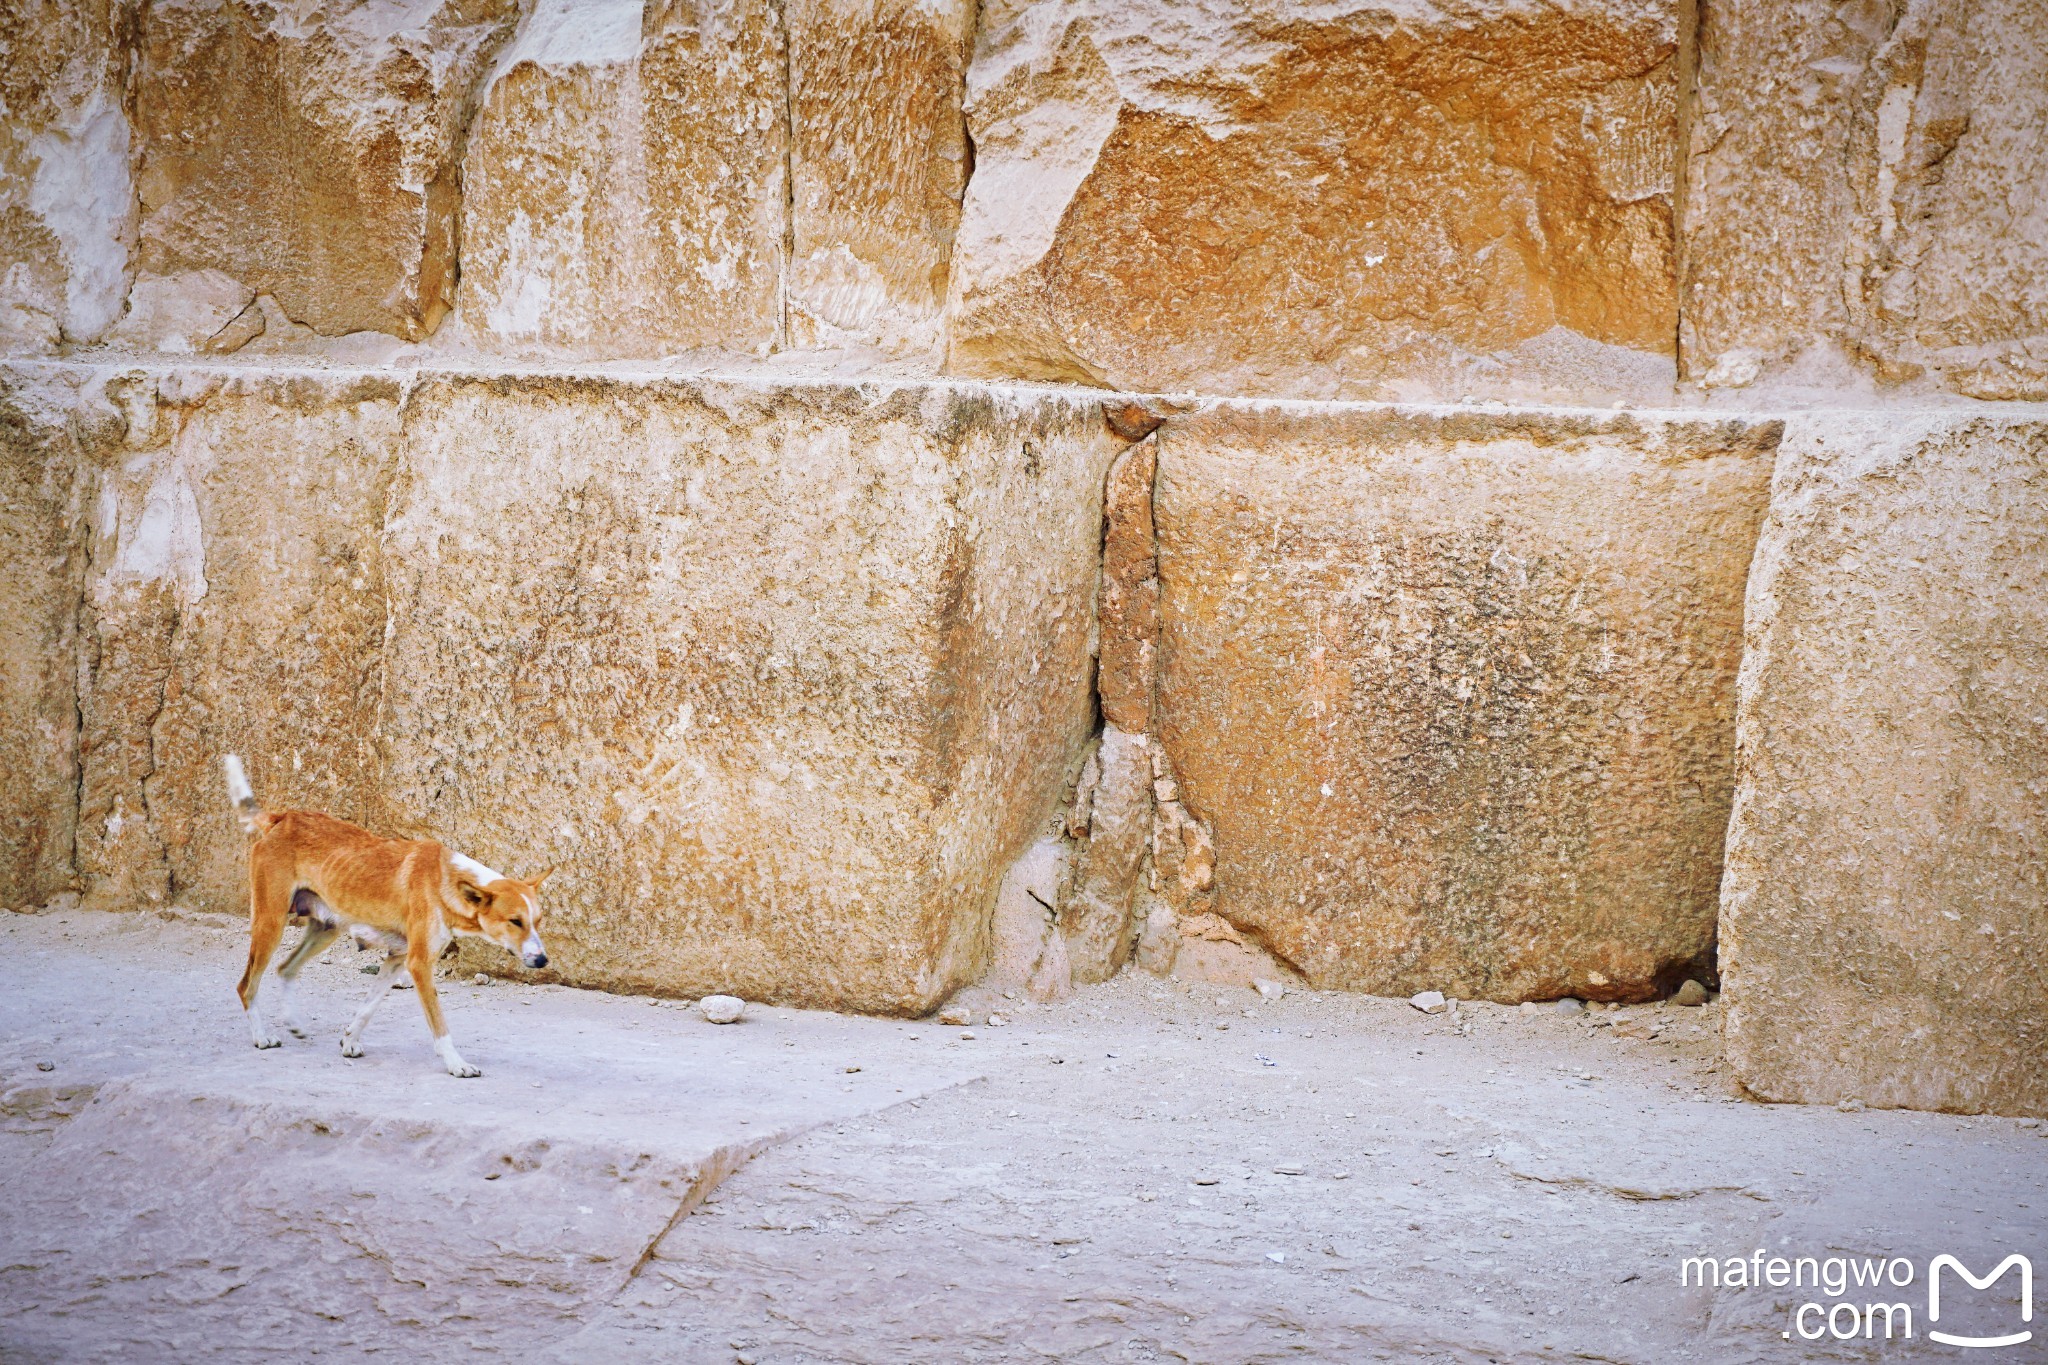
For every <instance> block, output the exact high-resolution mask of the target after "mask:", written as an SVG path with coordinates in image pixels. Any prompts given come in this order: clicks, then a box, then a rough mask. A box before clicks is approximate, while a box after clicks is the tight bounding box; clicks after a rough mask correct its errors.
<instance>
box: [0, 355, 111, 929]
mask: <svg viewBox="0 0 2048 1365" xmlns="http://www.w3.org/2000/svg"><path fill="white" fill-rule="evenodd" d="M76 406H77V402H76V394H75V390H74V389H73V387H72V385H71V384H69V383H65V382H63V381H62V380H61V379H44V380H42V381H41V382H38V381H36V380H33V379H30V378H29V377H27V376H25V375H21V374H18V373H11V372H7V371H0V604H4V606H0V612H4V620H0V715H4V716H5V717H6V720H5V723H4V724H0V772H5V773H6V774H7V777H6V780H5V781H4V782H0V905H5V906H22V905H41V904H43V903H45V902H46V901H48V900H50V899H51V898H52V897H54V896H56V895H58V894H59V893H61V892H63V891H65V890H67V889H69V888H70V887H71V885H72V881H73V871H72V839H73V832H74V825H75V822H76V818H77V809H78V694H77V670H78V631H77V627H78V603H79V598H80V595H81V593H82V592H83V589H84V582H85V567H86V545H87V511H86V509H87V506H88V505H89V494H90V481H89V478H88V477H87V474H86V470H87V462H86V461H85V460H84V459H82V458H81V453H80V450H79V443H78V440H77V437H76V435H75V428H74V426H73V423H72V421H71V417H72V413H73V411H74V410H75V408H76Z"/></svg>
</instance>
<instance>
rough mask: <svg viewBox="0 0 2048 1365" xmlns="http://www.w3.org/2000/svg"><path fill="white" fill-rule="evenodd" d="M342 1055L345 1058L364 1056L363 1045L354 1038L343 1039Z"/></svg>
mask: <svg viewBox="0 0 2048 1365" xmlns="http://www.w3.org/2000/svg"><path fill="white" fill-rule="evenodd" d="M341 1055H342V1056H344V1057H360V1056H362V1055H363V1045H362V1044H361V1043H359V1042H357V1041H356V1040H355V1039H353V1038H343V1039H342V1040H341Z"/></svg>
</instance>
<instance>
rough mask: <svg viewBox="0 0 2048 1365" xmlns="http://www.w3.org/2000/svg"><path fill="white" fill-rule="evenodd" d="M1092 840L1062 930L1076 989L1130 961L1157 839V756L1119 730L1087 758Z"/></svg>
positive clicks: (1079, 852) (1080, 858)
mask: <svg viewBox="0 0 2048 1365" xmlns="http://www.w3.org/2000/svg"><path fill="white" fill-rule="evenodd" d="M1089 764H1090V767H1089V772H1088V774H1087V775H1085V776H1084V777H1083V779H1082V780H1083V782H1084V783H1085V784H1086V785H1087V789H1088V822H1087V828H1086V831H1085V833H1086V838H1085V840H1084V841H1083V842H1081V843H1080V844H1079V845H1078V846H1077V848H1076V850H1075V852H1074V870H1073V878H1072V885H1071V887H1070V889H1069V890H1068V892H1067V895H1066V899H1065V900H1064V901H1063V902H1062V903H1061V905H1060V931H1061V932H1062V933H1063V934H1064V935H1065V936H1066V952H1067V960H1068V962H1069V964H1070V965H1071V967H1072V971H1073V978H1074V981H1075V982H1076V983H1077V984H1082V985H1086V984H1089V983H1092V982H1096V981H1106V980H1108V979H1109V978H1110V977H1111V976H1113V975H1115V974H1116V972H1117V971H1119V970H1120V969H1121V968H1122V967H1123V965H1124V963H1125V962H1126V961H1128V960H1129V958H1130V955H1131V948H1132V945H1133V943H1134V942H1135V940H1136V932H1135V928H1136V926H1135V925H1134V924H1133V922H1132V911H1133V908H1134V907H1135V905H1136V903H1137V894H1138V887H1139V886H1140V884H1141V883H1142V880H1143V872H1144V866H1145V854H1146V851H1147V848H1148V846H1149V844H1150V841H1151V837H1152V757H1151V753H1150V750H1149V748H1148V746H1147V743H1146V739H1145V736H1143V735H1133V734H1127V733H1125V732H1124V731H1122V730H1119V729H1117V728H1116V727H1115V726H1114V725H1111V726H1109V727H1107V728H1105V729H1104V730H1103V732H1102V742H1101V745H1100V747H1098V748H1097V749H1096V751H1095V753H1094V755H1092V756H1091V758H1090V759H1089Z"/></svg>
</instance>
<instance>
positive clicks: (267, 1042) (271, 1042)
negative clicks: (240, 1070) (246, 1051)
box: [249, 1033, 284, 1051]
mask: <svg viewBox="0 0 2048 1365" xmlns="http://www.w3.org/2000/svg"><path fill="white" fill-rule="evenodd" d="M249 1041H250V1042H252V1043H254V1044H255V1045H256V1048H257V1050H258V1051H261V1050H263V1049H264V1048H272V1047H283V1046H284V1039H282V1038H277V1037H273V1036H272V1035H270V1034H268V1033H259V1034H257V1035H256V1036H255V1037H253V1038H251V1039H250V1040H249Z"/></svg>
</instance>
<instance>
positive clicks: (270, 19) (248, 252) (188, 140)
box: [134, 0, 517, 340]
mask: <svg viewBox="0 0 2048 1365" xmlns="http://www.w3.org/2000/svg"><path fill="white" fill-rule="evenodd" d="M516 17H517V11H516V6H515V5H514V4H513V0H341V2H340V3H336V4H323V3H319V0H283V3H277V4H267V3H258V2H257V0H152V3H151V4H149V5H147V6H144V7H143V8H142V19H141V24H142V31H141V38H140V48H139V53H138V58H137V68H138V70H137V83H136V91H135V96H134V110H135V138H136V142H137V156H136V166H137V172H136V188H137V190H138V192H139V195H140V203H141V215H142V221H141V249H140V264H141V268H142V269H143V270H144V271H146V272H149V273H151V274H157V275H178V274H183V273H185V272H191V271H199V270H208V269H211V270H218V271H220V272H222V273H224V274H226V275H230V276H232V277H234V278H235V279H237V280H240V281H241V282H242V283H243V284H245V285H247V286H248V287H249V288H251V289H252V290H254V291H256V292H257V293H262V294H269V295H272V296H273V297H275V299H276V300H277V302H278V304H279V305H280V306H281V307H282V309H283V310H284V312H285V314H286V315H288V316H289V317H291V318H292V319H293V320H295V321H297V322H300V323H303V324H305V325H306V326H308V327H311V328H312V329H313V330H314V331H316V332H319V333H321V334H323V335H328V336H334V335H339V334H341V333H346V332H355V331H378V332H388V333H390V334H392V335H393V336H397V337H402V338H404V339H406V340H417V339H419V338H421V337H424V336H426V335H427V334H428V333H430V332H432V331H433V330H434V328H435V326H436V325H437V324H438V323H439V321H440V319H441V316H442V315H443V314H444V313H445V312H446V311H447V310H448V308H449V306H450V303H451V298H450V295H451V293H452V291H453V289H454V284H455V281H454V278H453V275H454V267H455V211H456V207H457V203H458V200H459V198H460V191H459V188H458V187H459V179H460V157H461V146H462V137H463V130H464V128H465V127H466V125H467V123H468V121H469V117H470V113H471V108H472V102H473V91H474V87H475V85H476V83H477V81H478V79H479V77H480V76H481V74H482V73H483V72H484V71H485V70H486V69H487V68H488V65H489V62H490V60H491V57H492V55H493V53H494V52H495V50H496V49H497V47H498V46H499V45H500V44H502V43H503V42H504V40H505V39H506V38H507V37H508V36H509V35H510V33H511V30H512V24H513V21H514V19H515V18H516Z"/></svg>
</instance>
